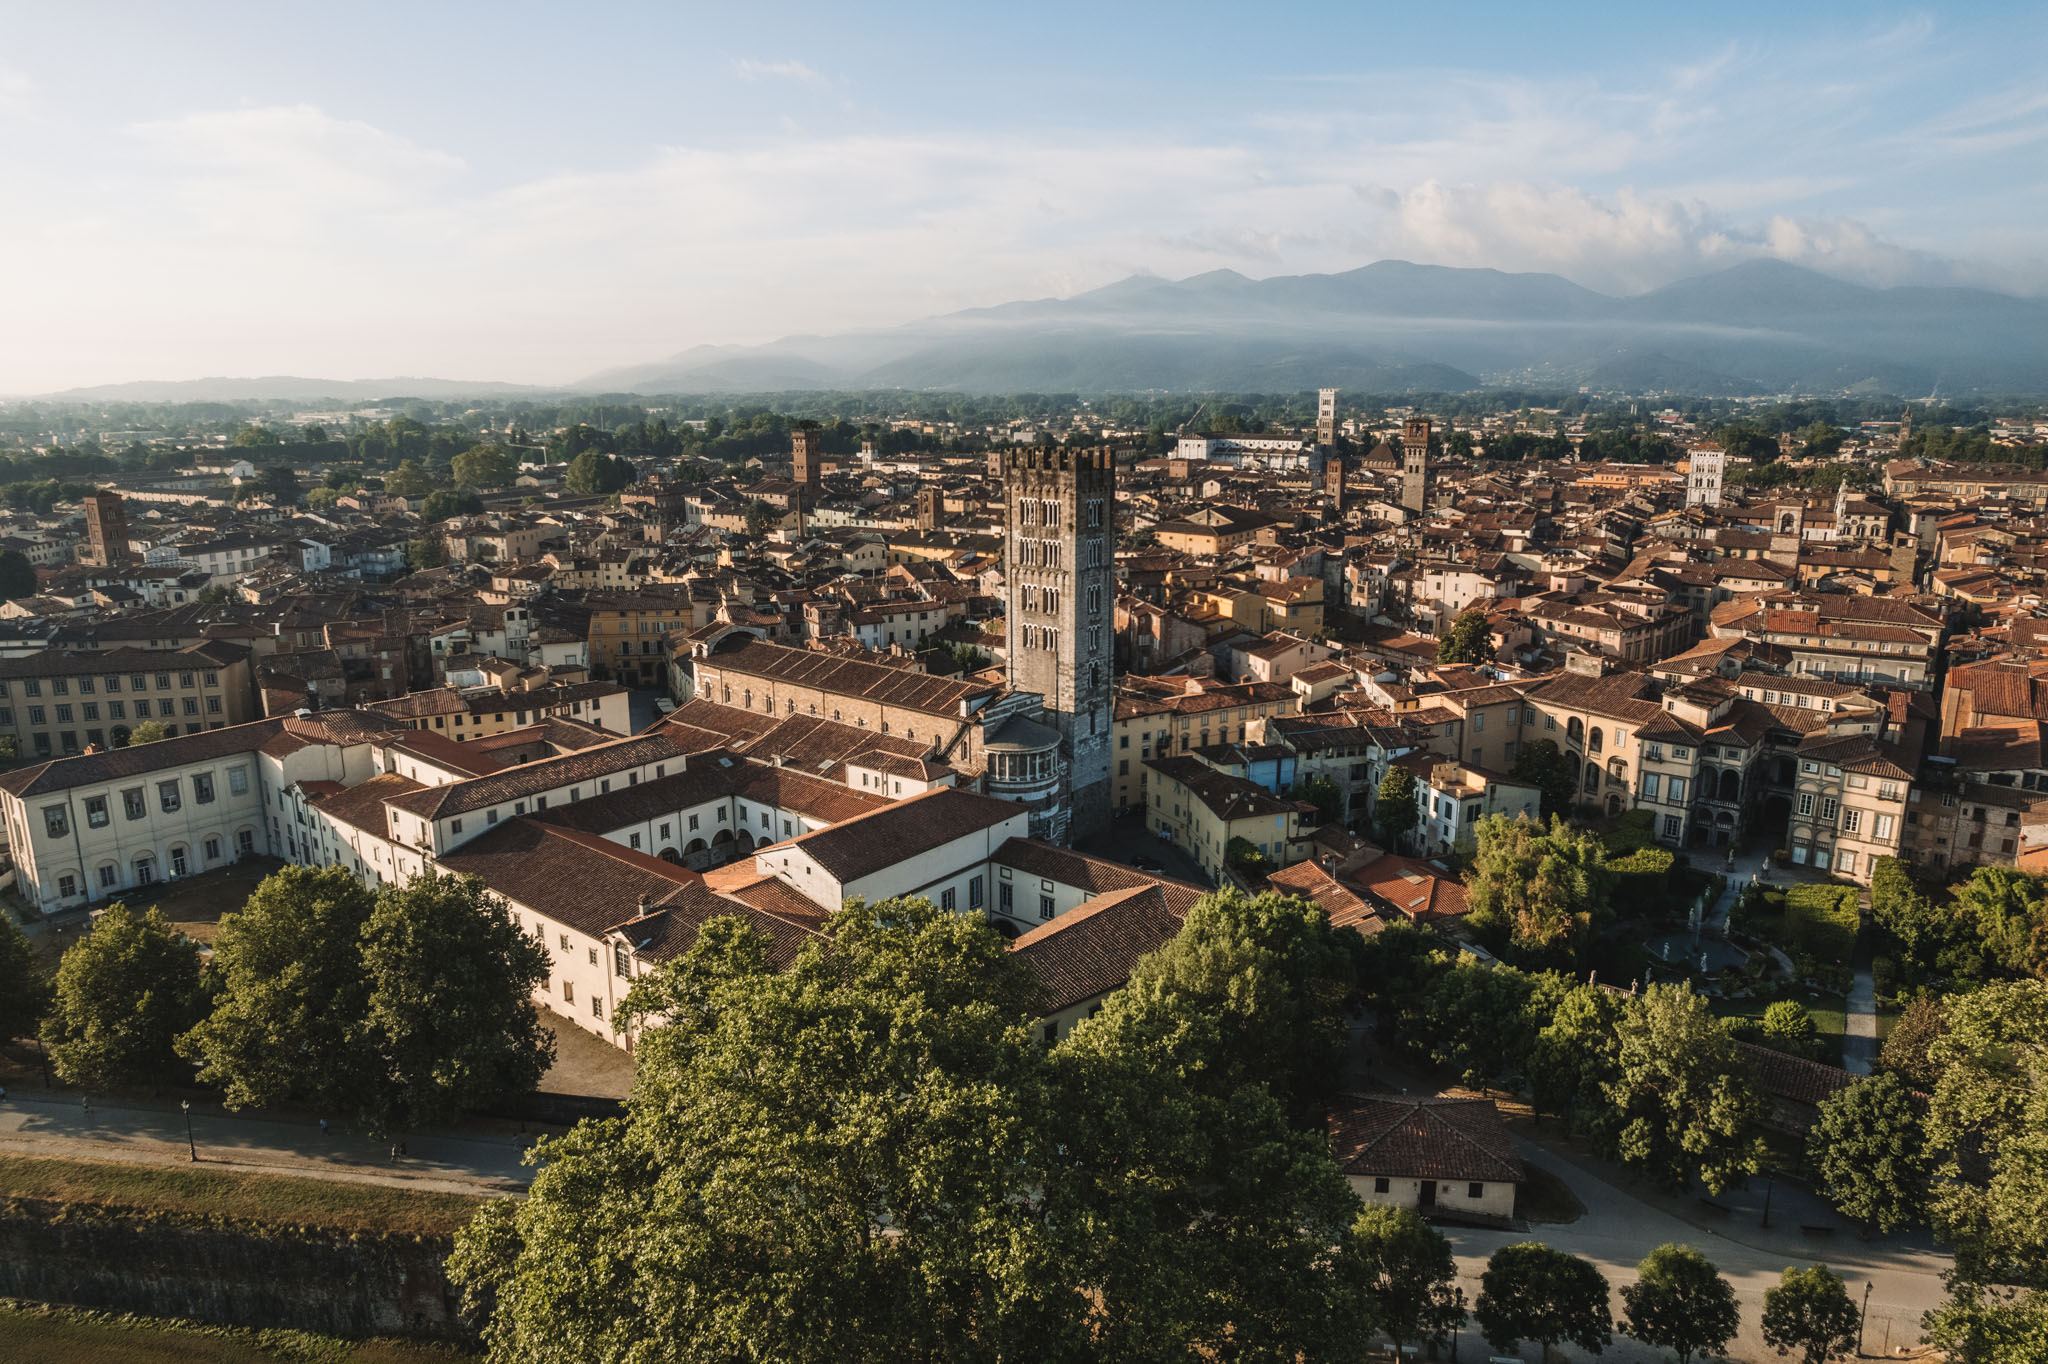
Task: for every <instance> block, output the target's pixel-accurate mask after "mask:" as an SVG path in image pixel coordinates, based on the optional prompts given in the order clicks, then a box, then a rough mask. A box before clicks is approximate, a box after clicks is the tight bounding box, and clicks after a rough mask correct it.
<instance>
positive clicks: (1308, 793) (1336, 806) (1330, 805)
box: [1287, 776, 1344, 825]
mask: <svg viewBox="0 0 2048 1364" xmlns="http://www.w3.org/2000/svg"><path fill="white" fill-rule="evenodd" d="M1287 797H1288V799H1289V800H1305V801H1307V802H1309V804H1311V805H1313V806H1315V807H1316V823H1317V824H1318V825H1322V824H1336V823H1338V822H1340V821H1341V820H1342V819H1343V818H1344V792H1343V791H1342V790H1341V789H1340V788H1339V787H1338V785H1337V783H1336V782H1335V781H1333V780H1331V779H1330V778H1328V777H1320V776H1317V777H1307V778H1304V779H1303V780H1301V781H1298V782H1296V783H1295V784H1294V789H1293V790H1292V791H1289V792H1288V793H1287Z"/></svg>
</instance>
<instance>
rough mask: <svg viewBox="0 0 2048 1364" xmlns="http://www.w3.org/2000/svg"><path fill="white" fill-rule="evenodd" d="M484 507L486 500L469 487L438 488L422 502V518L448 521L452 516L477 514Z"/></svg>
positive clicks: (431, 520) (429, 520) (430, 520)
mask: <svg viewBox="0 0 2048 1364" xmlns="http://www.w3.org/2000/svg"><path fill="white" fill-rule="evenodd" d="M483 509H484V500H483V499H482V498H481V497H478V496H477V495H476V494H475V493H474V492H472V491H470V490H469V489H467V488H463V489H455V488H436V489H435V490H434V491H433V492H430V493H428V494H427V500H426V501H425V502H423V503H421V504H420V518H421V519H422V520H424V521H428V522H435V521H446V520H447V519H448V518H449V517H451V516H476V515H478V514H479V513H481V512H482V511H483Z"/></svg>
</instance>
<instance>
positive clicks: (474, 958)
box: [356, 873, 555, 1132]
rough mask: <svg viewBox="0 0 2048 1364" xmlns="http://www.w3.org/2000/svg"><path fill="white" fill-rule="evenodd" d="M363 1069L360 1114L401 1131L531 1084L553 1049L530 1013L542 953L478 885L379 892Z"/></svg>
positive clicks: (427, 876)
mask: <svg viewBox="0 0 2048 1364" xmlns="http://www.w3.org/2000/svg"><path fill="white" fill-rule="evenodd" d="M362 962H363V972H364V974H365V975H366V976H367V977H368V980H369V986H370V988H369V994H368V996H367V997H366V998H365V999H364V1001H363V1011H362V1016H361V1019H360V1020H359V1024H358V1036H359V1038H360V1041H359V1044H358V1045H359V1046H360V1048H361V1049H362V1051H363V1064H365V1065H367V1066H369V1067H370V1068H371V1075H370V1078H369V1081H368V1087H367V1089H366V1090H365V1091H364V1092H363V1093H362V1095H361V1096H360V1098H359V1101H358V1103H357V1105H356V1111H357V1113H358V1114H359V1115H360V1116H361V1117H362V1119H363V1120H364V1121H365V1122H366V1123H367V1124H368V1125H369V1126H370V1127H371V1128H372V1129H373V1130H376V1131H381V1132H403V1131H409V1130H412V1129H414V1128H418V1127H426V1126H430V1125H433V1124H436V1123H444V1122H449V1121H452V1120H453V1119H454V1118H456V1117H457V1116H458V1115H459V1114H460V1113H461V1112H462V1110H464V1109H465V1108H476V1107H480V1106H482V1105H484V1104H488V1103H492V1102H495V1101H497V1100H500V1099H503V1098H505V1097H507V1096H509V1095H513V1094H523V1093H526V1092H527V1091H528V1090H531V1089H532V1088H533V1087H534V1085H536V1084H538V1083H539V1082H540V1077H541V1076H542V1075H544V1074H546V1073H547V1068H548V1066H549V1064H550V1063H551V1062H553V1060H554V1052H555V1048H554V1039H553V1037H552V1036H550V1035H549V1033H548V1031H547V1028H546V1026H545V1025H543V1024H542V1023H541V1021H540V1017H539V1015H538V1013H537V1012H536V1011H535V1009H534V1007H533V991H534V988H535V987H536V986H538V985H539V984H540V983H541V982H542V981H545V980H546V979H547V978H548V953H547V949H546V948H545V947H543V946H541V944H539V943H538V942H536V941H535V940H534V939H533V938H532V937H531V936H530V935H528V934H526V933H522V932H521V931H520V930H519V929H518V928H517V927H516V926H515V925H514V924H513V923H512V917H511V915H510V914H509V913H508V912H507V911H506V908H505V902H504V901H503V900H500V899H498V898H496V897H495V896H493V895H491V894H490V893H489V892H488V891H486V890H485V888H484V884H483V882H482V881H480V880H478V879H476V878H475V877H455V876H436V875H433V874H431V873H422V874H420V875H417V876H415V877H413V878H412V879H411V880H410V881H407V882H405V883H404V884H403V885H387V886H384V887H383V888H381V889H380V890H379V891H378V893H377V903H376V907H375V908H374V909H373V910H372V911H371V912H370V917H369V919H368V921H367V922H365V923H364V925H363V929H362Z"/></svg>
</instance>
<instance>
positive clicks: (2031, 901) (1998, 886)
mask: <svg viewBox="0 0 2048 1364" xmlns="http://www.w3.org/2000/svg"><path fill="white" fill-rule="evenodd" d="M1956 909H1957V911H1958V913H1960V914H1961V915H1962V916H1963V917H1964V918H1965V919H1966V920H1968V921H1970V922H1973V923H1974V924H1975V925H1976V927H1977V935H1978V937H1980V938H1981V939H1983V942H1984V952H1985V955H1986V956H1987V957H1988V958H1989V959H1990V961H1991V963H1992V964H1993V965H1994V966H1995V967H1997V968H1998V969H1999V970H2002V971H2005V972H2009V973H2010V974H2012V975H2016V976H2036V977H2040V978H2043V979H2048V877H2040V876H2029V875H2028V874H2026V873H2025V872H2020V871H2014V870H2013V869H2012V868H2010V867H1979V868H1977V870H1976V871H1974V872H1972V873H1971V875H1970V879H1969V880H1968V881H1966V882H1964V883H1963V886H1962V888H1961V889H1960V890H1958V891H1957V892H1956Z"/></svg>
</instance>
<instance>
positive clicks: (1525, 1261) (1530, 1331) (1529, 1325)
mask: <svg viewBox="0 0 2048 1364" xmlns="http://www.w3.org/2000/svg"><path fill="white" fill-rule="evenodd" d="M1473 1315H1474V1316H1476V1317H1478V1319H1479V1329H1480V1331H1481V1332H1482V1333H1484V1335H1485V1336H1486V1343H1487V1344H1489V1345H1491V1346H1492V1347H1493V1348H1494V1349H1496V1350H1500V1351H1503V1352H1505V1351H1508V1350H1512V1349H1514V1348H1515V1347H1516V1346H1517V1345H1518V1344H1520V1343H1521V1342H1522V1341H1524V1340H1533V1341H1535V1342H1537V1343H1538V1344H1539V1345H1541V1346H1542V1347H1543V1354H1544V1356H1545V1357H1546V1358H1547V1357H1548V1356H1549V1354H1550V1347H1551V1346H1553V1345H1555V1344H1557V1343H1558V1342H1559V1341H1570V1342H1571V1343H1572V1344H1574V1345H1577V1346H1578V1347H1579V1348H1581V1349H1584V1350H1591V1351H1592V1352H1593V1353H1595V1354H1598V1353H1599V1352H1600V1351H1601V1350H1604V1349H1606V1348H1607V1345H1608V1343H1609V1342H1610V1341H1612V1340H1613V1339H1614V1318H1613V1315H1612V1313H1611V1311H1610V1310H1609V1308H1608V1305H1607V1280H1606V1279H1605V1278H1604V1277H1602V1275H1601V1273H1600V1271H1599V1270H1598V1269H1596V1268H1594V1266H1593V1265H1592V1264H1591V1263H1590V1262H1588V1261H1586V1260H1581V1259H1580V1258H1579V1257H1578V1256H1576V1255H1567V1254H1565V1253H1564V1252H1563V1251H1561V1250H1553V1249H1552V1248H1551V1247H1549V1246H1546V1245H1544V1244H1543V1243H1542V1242H1540V1241H1523V1242H1521V1243H1519V1244H1517V1245H1512V1246H1502V1247H1501V1248H1500V1249H1499V1250H1496V1251H1495V1252H1494V1253H1493V1258H1492V1259H1490V1260H1488V1261H1487V1262H1486V1272H1485V1273H1484V1274H1482V1275H1481V1276H1480V1278H1479V1301H1478V1302H1477V1303H1476V1304H1474V1306H1473Z"/></svg>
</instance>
